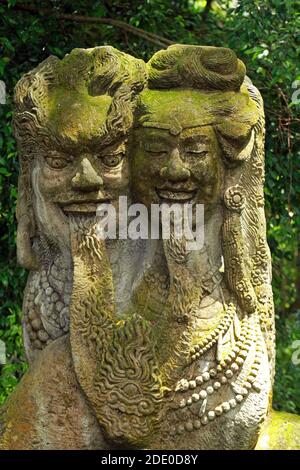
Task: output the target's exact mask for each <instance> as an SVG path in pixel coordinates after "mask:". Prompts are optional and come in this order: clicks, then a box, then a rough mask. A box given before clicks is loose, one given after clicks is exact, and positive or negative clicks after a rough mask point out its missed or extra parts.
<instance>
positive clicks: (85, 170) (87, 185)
mask: <svg viewBox="0 0 300 470" xmlns="http://www.w3.org/2000/svg"><path fill="white" fill-rule="evenodd" d="M102 185H103V180H102V178H101V176H99V175H98V174H97V173H96V171H95V170H94V168H93V166H92V164H91V162H90V161H89V159H88V158H83V159H82V160H81V162H80V168H79V171H78V172H77V173H76V175H75V176H74V177H73V178H72V188H73V189H76V190H77V191H97V190H98V189H100V188H101V186H102Z"/></svg>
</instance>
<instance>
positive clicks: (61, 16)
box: [0, 0, 175, 47]
mask: <svg viewBox="0 0 300 470" xmlns="http://www.w3.org/2000/svg"><path fill="white" fill-rule="evenodd" d="M0 3H1V4H3V5H6V6H7V1H6V0H0ZM13 9H14V10H20V11H26V12H28V13H37V14H39V15H48V16H51V17H52V18H57V19H58V20H67V21H74V22H76V23H91V24H107V25H110V26H114V27H115V28H119V29H121V30H123V31H126V32H128V33H131V34H135V35H136V36H139V37H141V38H143V39H146V41H149V42H152V43H153V44H156V45H158V46H161V47H168V46H170V45H171V44H175V43H174V41H170V40H169V39H166V38H164V37H162V36H159V35H157V34H154V33H150V32H148V31H144V30H143V29H140V28H136V27H135V26H132V25H130V24H128V23H125V22H124V21H119V20H114V19H113V18H97V17H95V16H82V15H77V14H70V13H59V12H56V11H55V10H53V9H52V8H38V7H34V6H32V5H24V4H16V5H15V6H14V7H13Z"/></svg>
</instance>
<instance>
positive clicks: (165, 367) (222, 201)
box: [0, 45, 300, 449]
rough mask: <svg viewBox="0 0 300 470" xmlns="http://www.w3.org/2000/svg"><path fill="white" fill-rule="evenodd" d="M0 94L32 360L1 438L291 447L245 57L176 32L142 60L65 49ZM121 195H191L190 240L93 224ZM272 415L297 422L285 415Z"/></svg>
mask: <svg viewBox="0 0 300 470" xmlns="http://www.w3.org/2000/svg"><path fill="white" fill-rule="evenodd" d="M15 96H16V98H15V101H16V111H15V118H14V123H15V124H14V125H15V135H16V138H17V141H18V145H19V151H20V164H21V169H20V179H19V199H18V212H17V216H18V238H17V244H18V258H19V261H20V263H21V264H22V265H23V266H25V267H26V268H27V269H29V271H30V273H29V278H28V282H27V286H26V291H25V294H24V305H23V315H24V321H23V324H24V343H25V347H26V352H27V355H28V360H29V363H30V367H29V371H28V372H27V373H26V374H25V376H24V377H23V379H22V380H21V383H20V384H19V385H18V386H17V388H16V390H15V392H14V393H13V394H12V395H11V397H10V398H9V399H8V400H7V403H6V404H5V406H4V408H3V409H2V412H1V417H0V448H5V449H18V448H26V449H38V448H43V449H51V448H52V449H55V448H70V449H84V448H89V449H115V448H123V449H124V448H128V449H129V448H137V449H253V448H255V446H257V448H264V447H265V448H266V447H268V446H269V447H270V448H278V447H280V446H281V447H284V446H288V445H290V446H291V447H292V448H297V446H298V447H299V446H300V444H299V437H300V436H299V437H298V438H295V440H294V441H293V444H290V443H288V440H287V438H286V437H285V436H284V432H283V433H282V435H281V437H280V439H281V443H279V442H280V439H279V437H278V435H277V434H276V433H273V434H272V433H271V431H272V419H273V420H275V418H272V417H274V416H275V415H274V412H272V411H271V399H272V385H273V378H274V356H275V346H274V336H275V334H274V309H273V299H272V289H271V262H270V253H269V248H268V245H267V241H266V223H265V214H264V194H263V183H264V111H263V103H262V98H261V96H260V93H259V92H258V90H257V89H256V88H255V87H254V86H253V85H252V83H251V81H250V79H249V78H248V77H247V76H246V71H245V66H244V65H243V63H242V62H241V61H240V60H238V59H237V57H236V55H235V54H234V52H233V51H231V50H229V49H226V48H221V47H219V48H215V47H204V46H203V47H202V46H183V45H182V46H181V45H175V46H171V47H169V48H168V49H167V50H163V51H160V52H158V53H156V54H154V56H153V57H152V58H151V59H150V61H149V62H148V63H147V64H145V63H144V62H143V61H141V60H138V59H135V58H133V57H131V56H129V55H127V54H123V53H121V52H119V51H117V50H116V49H113V48H111V47H108V46H105V47H97V48H94V49H88V50H81V49H76V50H74V51H72V52H71V53H70V54H69V55H67V56H66V57H65V58H64V59H63V60H59V59H57V58H55V57H50V58H49V59H47V60H46V61H44V62H43V63H42V64H41V65H40V66H39V67H37V68H36V69H35V70H33V71H32V72H29V73H28V74H26V75H25V76H24V77H23V78H22V79H21V80H20V82H19V83H18V85H17V87H16V95H15ZM125 196H126V201H127V206H126V210H127V208H128V207H130V206H131V209H130V210H131V215H132V213H133V209H132V208H136V207H140V205H143V207H144V208H145V211H146V213H147V214H148V213H149V214H150V213H151V210H152V208H153V207H154V206H161V207H165V208H171V207H173V206H174V205H176V207H177V208H179V209H180V208H182V207H184V206H186V205H187V204H188V205H190V206H191V207H192V212H191V220H190V223H191V228H192V229H193V231H194V233H195V232H197V230H200V228H199V226H198V225H197V217H196V212H195V210H196V209H195V208H196V207H197V205H201V207H203V220H202V225H201V230H202V231H203V235H204V236H203V240H204V243H203V244H202V245H201V246H199V247H198V248H196V249H195V248H194V246H193V247H191V243H190V239H188V237H187V236H186V234H185V233H181V235H180V236H177V235H178V234H176V229H175V228H176V224H175V222H174V218H172V217H171V218H170V220H171V230H170V232H169V237H163V236H161V232H159V233H160V235H159V236H157V237H154V238H153V237H152V238H151V234H150V235H149V237H141V238H139V237H131V239H130V237H126V236H123V235H124V233H123V235H121V236H119V237H116V239H107V238H106V239H104V238H103V237H101V236H100V235H99V217H98V215H97V209H98V208H99V206H100V205H101V204H103V203H104V204H106V205H110V206H111V207H112V208H113V212H111V213H114V214H115V215H116V216H117V217H116V221H115V222H114V223H115V226H116V227H115V228H118V226H119V225H120V220H121V219H120V217H123V215H124V207H123V206H122V205H121V204H120V201H121V199H122V198H123V200H124V197H125ZM130 210H129V214H130ZM129 220H130V217H129ZM151 220H152V219H151V217H150V215H149V220H147V224H148V222H149V226H150V225H151ZM159 224H162V219H161V218H160V219H159ZM150 232H151V230H149V233H150ZM116 233H119V234H120V232H118V230H116ZM126 233H127V232H126ZM127 234H128V233H127ZM276 419H277V420H278V419H279V421H280V422H281V423H282V424H287V423H288V424H289V426H292V428H293V429H294V432H295V433H296V432H297V430H298V434H299V428H300V424H299V418H298V417H293V416H289V415H282V416H281V417H280V416H279V418H278V416H277V415H276ZM277 424H278V423H277ZM25 431H26V432H25ZM297 439H298V441H297ZM266 442H267V444H266ZM257 443H258V444H257Z"/></svg>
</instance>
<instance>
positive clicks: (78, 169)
mask: <svg viewBox="0 0 300 470" xmlns="http://www.w3.org/2000/svg"><path fill="white" fill-rule="evenodd" d="M107 98H109V97H106V96H105V97H89V98H88V101H85V102H83V101H80V100H79V99H77V100H76V99H73V100H72V101H70V100H68V102H67V103H66V102H62V104H61V105H60V107H57V103H56V109H58V111H57V112H56V115H55V116H54V117H53V116H51V115H50V116H49V121H50V119H52V121H50V125H51V126H52V128H53V132H54V137H55V138H54V139H53V142H50V143H49V142H47V145H44V144H43V142H41V144H40V147H39V153H38V155H37V156H36V159H35V163H34V166H33V171H32V179H33V188H34V193H35V199H36V204H35V211H36V215H37V218H38V219H39V221H40V223H42V224H43V225H46V226H49V223H50V224H53V223H54V222H56V224H57V225H59V223H60V222H61V224H62V225H63V224H65V223H66V222H67V221H66V217H65V215H68V214H70V213H73V214H74V213H76V214H83V213H85V214H95V215H96V210H97V206H98V205H99V204H100V203H102V202H111V203H112V204H114V205H115V206H116V208H117V204H118V197H119V195H124V194H127V188H128V182H129V177H128V164H127V159H126V158H125V144H126V140H125V139H121V140H119V141H117V142H115V143H112V144H111V145H106V146H101V142H100V144H99V138H98V139H96V138H95V137H94V134H93V130H94V133H95V135H97V134H96V133H97V130H98V128H99V125H101V124H102V123H103V121H104V120H105V118H106V115H107V111H108V107H109V105H110V99H107ZM60 103H61V102H60ZM53 219H55V220H53ZM46 228H47V227H46Z"/></svg>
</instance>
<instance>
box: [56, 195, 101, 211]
mask: <svg viewBox="0 0 300 470" xmlns="http://www.w3.org/2000/svg"><path fill="white" fill-rule="evenodd" d="M109 202H110V199H104V198H103V199H99V200H88V201H78V202H76V201H70V202H69V203H68V204H64V205H62V206H61V207H62V210H63V211H64V212H65V213H66V214H68V213H76V212H78V213H94V214H96V212H97V208H98V207H99V205H100V204H103V203H106V204H108V203H109Z"/></svg>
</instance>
